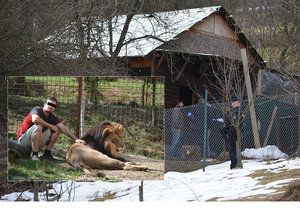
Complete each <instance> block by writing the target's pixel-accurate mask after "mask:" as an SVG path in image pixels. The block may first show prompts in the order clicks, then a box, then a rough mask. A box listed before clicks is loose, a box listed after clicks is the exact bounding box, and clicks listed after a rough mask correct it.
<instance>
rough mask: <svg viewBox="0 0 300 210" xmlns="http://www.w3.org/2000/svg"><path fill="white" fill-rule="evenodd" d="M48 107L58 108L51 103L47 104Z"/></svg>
mask: <svg viewBox="0 0 300 210" xmlns="http://www.w3.org/2000/svg"><path fill="white" fill-rule="evenodd" d="M47 105H48V106H52V107H54V108H56V107H57V105H56V104H52V103H50V102H47Z"/></svg>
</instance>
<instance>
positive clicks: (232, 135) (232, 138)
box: [224, 99, 241, 169]
mask: <svg viewBox="0 0 300 210" xmlns="http://www.w3.org/2000/svg"><path fill="white" fill-rule="evenodd" d="M240 106H241V104H240V102H239V101H238V99H234V101H233V102H232V103H231V111H230V112H227V113H226V116H225V122H224V134H225V140H226V142H227V143H228V146H229V157H230V161H231V163H230V169H233V168H236V165H237V157H236V155H237V154H236V141H237V133H236V128H235V126H236V125H239V124H240V122H238V121H241V120H240V119H239V111H240ZM239 126H240V125H239Z"/></svg>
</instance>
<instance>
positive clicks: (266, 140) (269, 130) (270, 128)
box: [263, 106, 278, 147]
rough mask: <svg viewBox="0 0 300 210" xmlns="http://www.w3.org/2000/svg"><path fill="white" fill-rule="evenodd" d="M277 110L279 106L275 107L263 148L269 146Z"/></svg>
mask: <svg viewBox="0 0 300 210" xmlns="http://www.w3.org/2000/svg"><path fill="white" fill-rule="evenodd" d="M277 109H278V107H277V106H275V107H274V109H273V112H272V117H271V121H270V123H269V126H268V130H267V133H266V137H265V140H264V144H263V147H265V146H267V144H268V140H269V138H270V134H271V130H272V126H273V123H274V119H275V116H276V113H277Z"/></svg>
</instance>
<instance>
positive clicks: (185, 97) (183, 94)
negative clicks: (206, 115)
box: [179, 86, 193, 106]
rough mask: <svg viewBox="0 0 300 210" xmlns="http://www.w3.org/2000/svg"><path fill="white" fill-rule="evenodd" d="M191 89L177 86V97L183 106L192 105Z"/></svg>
mask: <svg viewBox="0 0 300 210" xmlns="http://www.w3.org/2000/svg"><path fill="white" fill-rule="evenodd" d="M192 95H193V91H191V90H190V89H189V88H187V87H185V86H180V88H179V98H180V99H181V100H182V101H183V104H184V106H189V105H192Z"/></svg>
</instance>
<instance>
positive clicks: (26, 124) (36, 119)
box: [17, 96, 85, 161]
mask: <svg viewBox="0 0 300 210" xmlns="http://www.w3.org/2000/svg"><path fill="white" fill-rule="evenodd" d="M57 106H58V102H57V99H56V98H55V97H54V96H50V97H48V98H47V100H46V102H45V103H44V106H43V107H39V106H36V107H34V108H33V109H32V110H31V111H30V113H29V114H28V115H27V116H26V117H25V119H24V121H23V123H22V125H21V127H20V129H19V131H18V134H17V139H18V144H19V145H22V149H24V150H26V152H25V153H27V154H28V156H30V153H31V152H32V156H31V159H32V160H34V161H39V156H38V153H39V151H40V150H41V149H42V147H43V146H45V145H46V149H45V152H44V154H43V156H41V159H44V160H48V161H55V160H56V158H54V157H53V156H52V154H51V151H52V148H53V146H54V144H55V142H56V140H57V139H58V136H59V133H60V132H62V133H63V134H65V135H66V136H68V137H69V138H71V139H73V141H74V142H79V143H85V142H84V141H83V140H80V139H78V138H77V137H76V136H75V135H74V134H73V133H72V132H71V131H70V130H69V129H68V128H67V127H66V126H65V125H64V124H63V123H62V122H61V121H60V120H59V119H58V118H57V116H55V115H54V114H53V112H54V111H55V110H56V108H57Z"/></svg>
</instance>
